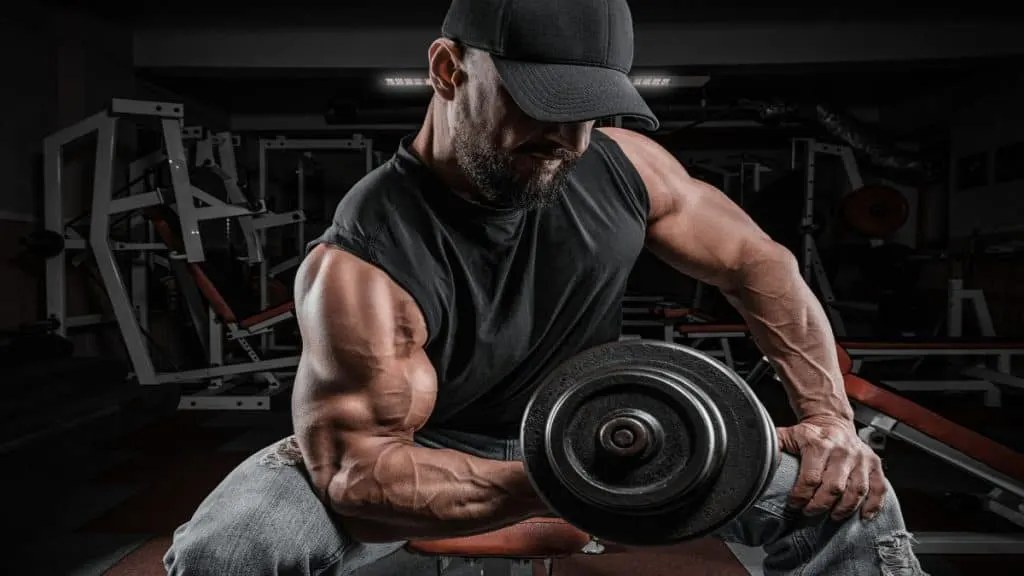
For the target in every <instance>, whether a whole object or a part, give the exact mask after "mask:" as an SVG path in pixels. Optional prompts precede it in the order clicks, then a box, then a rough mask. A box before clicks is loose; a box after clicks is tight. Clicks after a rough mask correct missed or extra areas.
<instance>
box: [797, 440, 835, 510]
mask: <svg viewBox="0 0 1024 576" xmlns="http://www.w3.org/2000/svg"><path fill="white" fill-rule="evenodd" d="M827 462H828V452H827V451H826V450H824V449H822V448H819V447H817V446H804V447H803V448H802V449H801V450H800V473H799V475H798V476H797V479H796V484H794V485H793V489H792V490H791V491H790V493H789V505H790V506H792V507H793V508H803V507H805V506H807V503H808V502H810V501H811V499H812V498H814V493H815V492H817V491H818V487H819V486H821V480H822V478H823V476H824V475H825V464H826V463H827Z"/></svg>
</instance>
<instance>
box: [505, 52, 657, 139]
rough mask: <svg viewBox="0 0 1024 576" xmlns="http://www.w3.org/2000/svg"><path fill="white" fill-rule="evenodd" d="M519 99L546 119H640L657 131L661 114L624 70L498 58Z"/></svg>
mask: <svg viewBox="0 0 1024 576" xmlns="http://www.w3.org/2000/svg"><path fill="white" fill-rule="evenodd" d="M492 60H493V62H494V66H495V68H497V70H498V75H499V76H500V77H501V81H502V83H503V84H504V85H505V89H506V90H508V93H509V94H510V95H511V96H512V99H513V100H515V102H516V104H518V105H519V107H520V108H521V109H522V110H523V112H525V113H526V114H527V115H529V116H530V117H532V118H536V119H537V120H540V121H542V122H559V123H564V122H584V121H587V120H597V119H600V118H607V117H610V116H627V117H631V118H636V119H637V120H640V121H641V122H642V123H643V124H644V125H645V127H646V128H647V129H648V130H657V129H658V126H659V123H658V118H657V117H656V116H655V115H654V113H653V112H651V109H650V108H649V107H648V106H647V103H646V102H644V99H643V97H642V96H640V93H639V92H637V90H636V87H635V86H633V81H632V80H630V78H629V76H628V75H627V74H624V73H622V72H620V71H618V70H611V69H609V68H601V67H598V66H580V65H575V64H545V63H538V62H522V61H518V60H506V59H504V58H501V57H498V56H495V57H493V58H492Z"/></svg>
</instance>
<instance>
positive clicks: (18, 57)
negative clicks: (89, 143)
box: [0, 5, 134, 327]
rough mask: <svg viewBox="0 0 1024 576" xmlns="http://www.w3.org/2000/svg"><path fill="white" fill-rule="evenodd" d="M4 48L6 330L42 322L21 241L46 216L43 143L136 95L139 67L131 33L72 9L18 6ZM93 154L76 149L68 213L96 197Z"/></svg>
mask: <svg viewBox="0 0 1024 576" xmlns="http://www.w3.org/2000/svg"><path fill="white" fill-rule="evenodd" d="M0 48H2V56H0V59H2V61H3V63H4V72H5V76H6V78H7V82H5V89H4V90H2V91H0V102H2V103H3V114H2V117H3V121H2V129H0V174H3V180H2V189H0V277H2V278H4V282H3V283H0V327H13V326H17V325H18V324H21V323H24V322H29V321H33V320H37V319H39V318H40V317H41V314H40V312H41V310H40V306H42V296H43V292H42V290H43V286H42V282H43V275H42V265H41V262H38V261H33V260H32V259H26V258H20V259H19V258H17V256H18V254H19V248H20V247H19V244H18V239H19V238H21V237H22V236H24V235H25V234H27V233H28V232H30V231H31V230H32V228H33V227H34V226H36V225H37V219H38V218H40V217H41V216H42V193H43V181H42V173H41V168H42V160H41V154H42V144H43V138H45V137H46V135H47V134H50V133H52V132H53V131H55V130H58V129H60V128H61V127H65V126H68V125H70V124H73V123H75V122H77V121H79V120H82V119H83V118H85V117H87V116H89V115H91V114H94V113H96V112H98V111H99V110H101V109H102V108H103V107H104V106H105V104H106V103H107V102H109V100H110V98H112V97H114V96H123V95H129V96H130V95H131V94H132V93H133V92H134V69H133V66H132V34H131V31H130V30H127V29H125V28H122V27H119V26H117V25H115V24H113V23H111V22H108V21H104V20H101V19H98V18H95V17H92V16H87V15H84V14H80V13H77V12H73V11H68V10H59V9H52V8H51V9H47V8H40V7H35V8H33V7H31V6H30V5H25V6H22V7H19V12H18V15H17V16H15V17H9V18H7V19H3V20H0ZM89 154H91V152H90V151H89V150H88V148H87V147H86V149H85V150H83V151H82V153H81V154H80V156H81V157H76V151H74V150H73V151H71V153H70V155H71V158H70V161H69V163H68V164H67V165H66V170H65V176H66V178H65V182H66V183H67V186H66V187H65V190H64V196H65V209H66V210H68V211H69V212H68V213H70V214H74V213H77V211H80V210H81V209H83V207H84V206H86V205H87V203H88V201H89V198H90V197H89V195H88V194H86V190H85V189H83V186H82V183H83V182H86V183H87V182H88V181H89V178H88V175H91V162H92V159H91V157H89ZM77 292H78V291H75V290H69V294H75V293H77ZM71 304H72V303H71V302H70V301H69V305H71ZM78 313H81V311H80V310H79V311H78Z"/></svg>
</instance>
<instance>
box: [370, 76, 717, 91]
mask: <svg viewBox="0 0 1024 576" xmlns="http://www.w3.org/2000/svg"><path fill="white" fill-rule="evenodd" d="M630 79H631V80H632V81H633V85H634V86H636V87H637V88H641V89H656V88H700V87H702V86H704V85H705V84H707V83H708V80H710V78H709V77H708V76H663V75H656V74H639V75H635V76H631V77H630ZM384 86H386V87H388V88H428V87H429V86H430V78H428V77H426V76H387V77H385V78H384Z"/></svg>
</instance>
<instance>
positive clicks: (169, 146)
mask: <svg viewBox="0 0 1024 576" xmlns="http://www.w3.org/2000/svg"><path fill="white" fill-rule="evenodd" d="M126 118H133V119H137V120H138V119H141V120H147V119H154V118H155V119H157V120H158V121H159V126H160V130H161V136H162V141H163V147H162V149H161V150H159V151H157V152H155V153H153V154H150V155H148V156H146V157H143V158H139V159H137V160H136V161H134V162H132V163H131V165H130V166H129V171H130V174H129V182H130V183H131V186H130V187H129V195H128V196H125V197H120V198H115V197H114V186H113V181H114V166H115V150H116V149H117V148H116V143H117V134H118V123H119V122H120V121H121V120H122V119H126ZM183 118H184V107H183V106H182V105H181V104H176V103H166V102H148V101H138V100H122V99H115V100H113V101H112V102H111V105H110V108H109V109H108V110H104V111H102V112H99V113H97V114H95V115H93V116H91V117H90V118H87V119H85V120H83V121H81V122H79V123H77V124H75V125H73V126H71V127H69V128H66V129H64V130H61V131H59V132H56V133H54V134H52V135H50V136H49V137H47V138H46V140H45V143H44V149H45V169H46V202H45V208H46V218H45V225H46V229H47V230H49V231H51V232H54V233H56V234H59V235H61V236H62V237H63V238H64V245H65V250H64V251H63V253H62V254H61V255H60V256H59V257H55V258H51V259H49V260H47V261H46V285H47V314H48V316H49V317H50V318H53V319H54V320H56V321H57V322H58V323H59V328H58V334H60V335H61V336H64V335H65V334H66V330H67V329H68V328H69V327H75V326H82V325H88V324H95V323H98V322H104V321H106V319H105V318H98V317H97V318H94V317H85V318H81V317H78V318H76V317H71V318H69V317H68V315H67V310H66V303H65V299H66V293H67V286H66V278H65V274H66V271H65V267H66V263H67V260H68V258H67V255H68V253H69V252H71V251H78V254H76V256H75V258H81V257H83V256H85V255H86V254H87V253H91V254H92V256H94V258H95V261H96V266H97V268H98V271H99V280H100V281H101V283H102V285H103V288H104V289H105V291H106V293H107V296H108V298H109V299H110V304H111V309H112V311H113V314H114V317H115V319H116V321H117V324H118V327H119V328H120V331H121V335H122V338H123V340H124V344H125V347H126V350H127V352H128V358H129V360H130V361H131V365H132V368H133V377H134V379H135V380H136V381H138V383H139V384H141V385H143V386H152V385H159V384H167V383H176V382H210V381H212V382H214V385H212V386H210V387H208V388H207V389H206V390H204V391H202V392H200V393H197V394H195V395H191V396H184V395H183V396H182V398H181V400H180V404H179V407H180V408H185V409H191V408H199V409H202V408H207V409H262V410H268V409H269V408H270V402H269V398H270V396H271V395H273V394H276V393H278V392H280V391H281V390H283V389H284V387H283V386H277V387H275V386H274V384H273V383H272V384H271V386H270V387H269V389H268V390H266V391H264V393H261V394H257V395H255V396H242V395H237V396H228V395H226V394H225V392H227V391H228V390H230V389H231V386H230V385H223V386H222V385H220V382H221V379H222V378H224V377H229V376H237V375H241V374H254V373H255V374H272V373H274V372H275V371H279V370H289V369H293V368H294V367H295V366H296V365H297V364H298V356H288V357H282V358H273V359H260V358H259V357H258V356H256V355H255V353H254V352H252V351H251V347H250V348H248V349H246V350H245V351H246V353H247V355H248V356H249V360H250V361H248V362H240V363H236V364H220V363H219V362H218V361H217V358H216V357H212V358H208V359H207V360H208V364H207V366H206V367H203V368H198V369H194V370H184V371H157V369H156V366H155V364H154V361H153V358H152V356H151V353H150V349H149V343H150V341H149V335H148V332H147V326H148V314H147V308H146V288H147V284H148V283H147V282H146V274H147V270H148V268H147V266H148V265H149V264H148V262H161V263H162V264H163V265H164V266H166V267H167V268H169V269H172V271H173V270H175V269H177V270H181V269H182V268H185V269H187V272H188V273H189V274H192V278H193V280H194V282H195V283H194V284H193V285H191V286H187V288H190V289H191V290H188V289H185V288H183V290H182V293H183V295H185V297H186V298H185V300H186V303H187V304H188V305H189V311H190V313H191V314H192V318H193V324H194V326H196V328H197V330H198V328H199V327H200V326H207V325H210V326H217V327H218V329H219V326H220V324H219V323H218V322H215V323H212V324H210V323H209V321H210V320H211V319H215V318H216V317H218V316H219V317H220V318H221V319H228V318H230V319H231V320H233V322H225V324H226V325H228V328H229V330H231V331H232V334H233V335H237V336H248V335H251V334H255V333H259V332H260V331H261V330H264V329H265V328H266V327H267V326H268V325H269V324H270V323H272V322H273V321H276V320H278V319H279V318H280V319H284V318H288V317H290V312H291V311H290V309H289V310H286V311H284V310H267V311H264V312H263V313H261V314H257V315H256V316H254V317H252V318H249V319H245V320H238V319H236V318H235V317H234V315H233V313H231V312H230V310H231V309H230V308H229V307H228V306H227V305H226V303H225V302H224V301H223V298H221V297H220V295H219V293H218V292H217V291H216V288H215V287H213V286H212V283H209V282H208V281H207V280H208V279H207V278H204V276H203V275H201V274H199V273H198V272H197V271H199V270H200V269H201V267H200V266H198V264H199V263H201V262H203V261H204V260H205V254H204V250H203V244H202V238H201V235H200V233H199V228H198V223H199V222H200V221H202V220H216V219H236V218H245V217H248V218H251V219H252V228H253V232H255V231H256V230H261V229H263V228H266V227H268V226H273V225H277V224H276V223H275V221H273V220H271V217H273V216H274V215H273V214H271V213H269V212H267V211H265V210H263V209H262V205H261V206H260V210H259V211H254V210H252V209H251V208H250V207H249V206H248V203H245V204H242V205H239V204H235V203H230V202H225V201H222V200H219V199H217V198H214V197H213V196H211V195H210V194H207V193H206V192H204V191H203V190H200V189H198V188H197V187H195V186H193V185H192V184H191V182H190V180H189V172H188V165H189V164H188V157H187V156H188V155H187V153H186V148H185V146H184V138H183V134H182V126H181V124H182V119H183ZM91 134H96V135H97V149H96V159H95V177H94V181H93V191H92V192H93V194H92V207H91V211H90V214H89V227H88V229H89V232H88V237H87V238H85V237H82V236H81V235H80V234H78V233H77V232H76V231H75V230H74V229H73V228H70V227H68V226H67V222H66V219H65V217H64V211H63V197H62V196H63V195H62V183H61V179H62V176H63V153H64V147H65V146H66V145H68V144H70V143H72V142H74V141H77V140H80V139H81V138H83V137H86V136H89V135H91ZM220 145H221V147H222V151H221V160H222V161H223V160H224V159H225V158H226V157H229V156H228V154H233V152H232V151H231V149H232V147H233V138H231V137H229V136H228V135H223V136H222V137H221V140H220ZM231 157H233V156H231ZM160 166H163V167H165V168H166V169H167V171H168V172H169V176H170V189H169V190H167V189H161V188H159V187H156V186H152V185H150V184H149V183H148V182H146V180H147V178H146V177H145V176H146V174H147V173H151V172H155V170H156V167H160ZM221 168H224V167H223V166H221ZM229 176H231V175H229ZM225 184H226V186H228V189H229V191H230V190H231V188H232V186H233V179H232V178H229V179H228V181H225ZM171 204H173V210H171V209H170V205H171ZM164 209H167V211H164ZM146 213H148V214H149V215H150V216H154V215H155V216H156V217H155V218H154V219H153V220H147V219H146V218H145V216H144V214H146ZM171 214H173V218H172V217H171ZM122 215H125V216H130V217H131V218H132V229H133V232H135V231H138V232H143V233H145V232H146V229H147V228H148V226H153V227H154V228H155V227H157V226H160V231H158V232H162V233H163V238H162V239H163V242H159V241H156V239H155V238H150V236H153V235H154V234H150V233H145V234H144V238H145V241H135V240H134V239H133V241H131V242H122V241H115V240H114V238H112V237H111V235H112V228H113V226H114V222H115V221H116V220H117V219H118V218H119V217H121V216H122ZM161 222H164V223H166V224H167V225H163V226H161V225H160V223H161ZM115 252H130V253H134V254H142V255H144V258H136V259H134V262H133V264H132V266H133V267H132V274H131V276H130V277H131V281H130V282H131V286H130V291H129V287H128V286H126V283H125V282H124V280H123V273H122V270H121V266H120V262H119V261H118V259H117V258H116V257H115ZM147 261H148V262H147ZM181 276H185V274H181ZM200 292H201V296H205V297H206V298H207V302H202V301H201V297H200V296H195V297H193V294H195V293H200ZM271 313H273V314H271ZM200 332H203V333H204V334H205V333H206V331H200ZM205 335H206V336H207V337H208V338H209V342H208V343H209V345H210V346H211V347H214V346H220V345H221V334H220V332H217V331H216V330H212V329H211V330H210V333H209V334H205ZM203 341H204V344H206V343H207V340H205V339H204V340H203ZM243 348H244V346H243Z"/></svg>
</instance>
